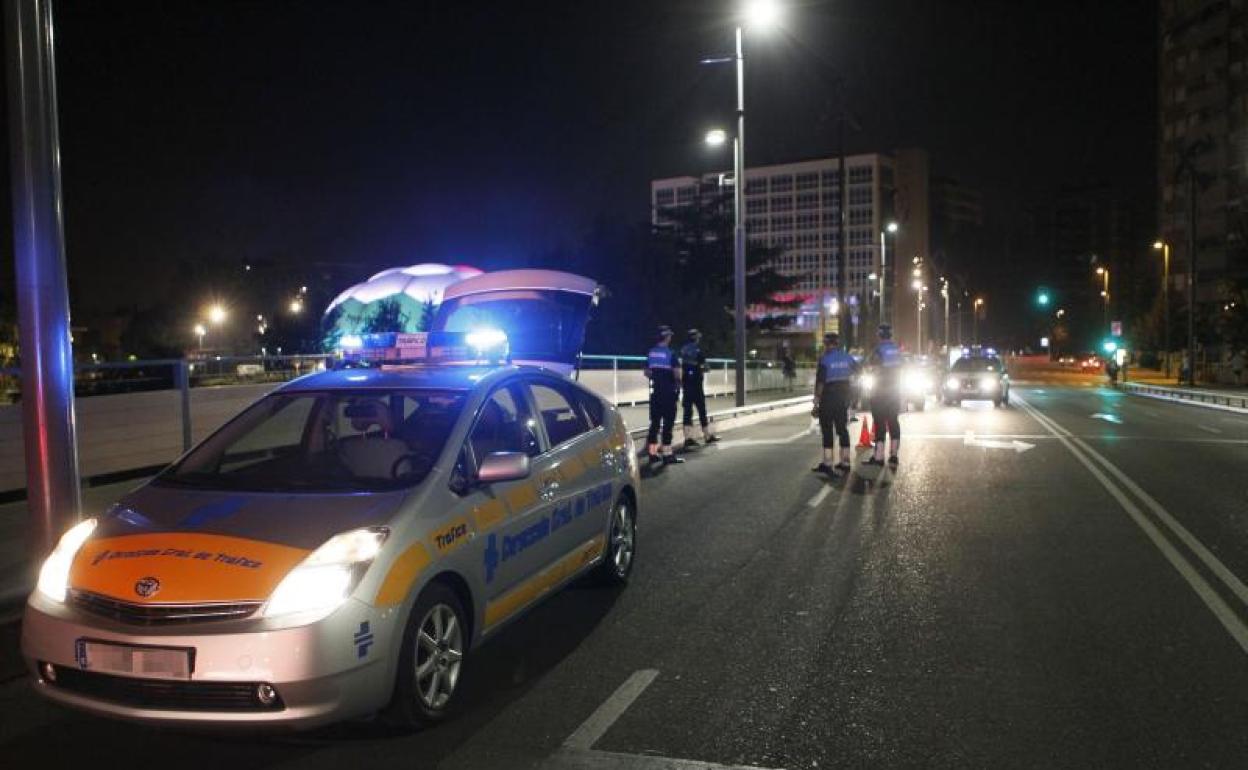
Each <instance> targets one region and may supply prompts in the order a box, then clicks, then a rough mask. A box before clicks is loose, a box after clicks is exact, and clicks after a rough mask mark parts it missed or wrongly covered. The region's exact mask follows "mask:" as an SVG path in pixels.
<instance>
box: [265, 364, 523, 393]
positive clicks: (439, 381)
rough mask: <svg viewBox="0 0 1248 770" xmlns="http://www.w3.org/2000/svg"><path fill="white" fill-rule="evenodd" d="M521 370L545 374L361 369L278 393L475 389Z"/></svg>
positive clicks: (294, 383)
mask: <svg viewBox="0 0 1248 770" xmlns="http://www.w3.org/2000/svg"><path fill="white" fill-rule="evenodd" d="M521 370H530V371H534V372H539V371H543V370H541V369H538V368H536V367H520V366H476V365H463V364H460V365H448V364H410V365H408V364H404V365H390V366H379V367H375V368H373V367H367V368H365V367H360V368H348V369H336V370H333V371H326V372H316V373H314V374H309V375H305V376H303V377H300V378H298V379H296V380H291V381H290V382H288V383H286V384H285V385H283V386H282V387H280V388H278V392H281V393H290V392H297V391H308V390H359V389H368V388H377V389H379V390H394V389H433V390H463V391H470V390H474V389H476V388H477V387H478V386H480V385H481V384H482V383H483V382H494V381H496V380H499V379H503V378H505V377H506V376H507V374H508V373H515V372H518V371H521Z"/></svg>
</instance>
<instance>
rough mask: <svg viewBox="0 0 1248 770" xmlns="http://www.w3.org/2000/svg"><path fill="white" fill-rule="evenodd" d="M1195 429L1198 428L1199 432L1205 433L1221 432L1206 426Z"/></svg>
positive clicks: (1198, 426)
mask: <svg viewBox="0 0 1248 770" xmlns="http://www.w3.org/2000/svg"><path fill="white" fill-rule="evenodd" d="M1196 427H1197V428H1200V429H1201V430H1203V431H1205V432H1206V433H1221V432H1222V431H1221V430H1219V429H1218V428H1212V427H1210V426H1208V425H1197V426H1196Z"/></svg>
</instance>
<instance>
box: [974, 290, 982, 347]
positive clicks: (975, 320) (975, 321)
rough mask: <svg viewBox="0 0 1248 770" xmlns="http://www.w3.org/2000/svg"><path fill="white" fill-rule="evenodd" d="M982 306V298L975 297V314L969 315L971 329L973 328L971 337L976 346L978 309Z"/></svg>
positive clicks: (977, 339)
mask: <svg viewBox="0 0 1248 770" xmlns="http://www.w3.org/2000/svg"><path fill="white" fill-rule="evenodd" d="M983 306H984V298H983V297H976V298H975V312H974V313H973V314H972V315H971V321H972V327H973V328H972V331H971V335H972V337H973V339H974V340H975V344H976V345H978V344H979V309H980V308H981V307H983Z"/></svg>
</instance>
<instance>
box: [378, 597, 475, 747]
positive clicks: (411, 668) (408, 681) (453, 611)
mask: <svg viewBox="0 0 1248 770" xmlns="http://www.w3.org/2000/svg"><path fill="white" fill-rule="evenodd" d="M467 628H468V627H467V625H466V613H465V612H464V608H463V605H462V604H461V603H460V601H459V597H458V596H456V594H455V592H454V591H452V590H451V589H450V587H448V586H446V585H444V584H442V583H432V584H430V585H429V586H428V587H427V588H425V590H424V591H422V592H421V594H420V596H419V597H418V598H417V599H416V603H415V604H414V605H413V606H412V611H411V614H410V615H409V616H408V621H407V628H406V629H405V631H404V633H403V649H402V651H401V652H400V655H399V671H398V678H397V679H396V681H395V688H394V698H393V700H392V701H391V703H390V708H389V710H388V713H387V716H388V717H389V721H391V722H392V723H394V724H396V725H399V726H401V727H407V728H416V727H420V726H422V725H426V724H429V723H432V722H437V721H438V720H440V719H443V718H444V717H445V716H446V714H447V712H448V710H449V709H450V707H451V706H452V704H453V703H454V702H455V694H456V692H457V690H458V687H459V680H460V675H461V672H462V668H463V661H464V653H465V652H466V650H467V644H468V634H467Z"/></svg>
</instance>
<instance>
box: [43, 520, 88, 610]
mask: <svg viewBox="0 0 1248 770" xmlns="http://www.w3.org/2000/svg"><path fill="white" fill-rule="evenodd" d="M98 523H99V522H97V521H96V520H95V519H85V520H83V521H80V522H78V523H77V524H75V525H74V526H72V527H70V529H69V531H68V532H66V533H65V534H63V535H61V539H60V540H59V541H57V543H56V547H55V548H53V549H52V553H50V554H48V558H47V559H44V562H43V566H42V567H40V568H39V582H38V584H36V589H35V590H37V591H38V592H39V593H41V594H43V595H44V596H46V597H48V598H49V599H52V600H53V601H57V602H64V601H65V592H66V590H67V589H68V588H69V568H70V567H72V566H73V564H74V557H75V556H77V555H78V549H80V548H82V544H83V543H85V542H87V538H88V537H91V533H92V532H94V531H95V525H96V524H98Z"/></svg>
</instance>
